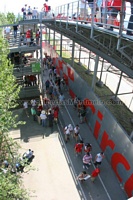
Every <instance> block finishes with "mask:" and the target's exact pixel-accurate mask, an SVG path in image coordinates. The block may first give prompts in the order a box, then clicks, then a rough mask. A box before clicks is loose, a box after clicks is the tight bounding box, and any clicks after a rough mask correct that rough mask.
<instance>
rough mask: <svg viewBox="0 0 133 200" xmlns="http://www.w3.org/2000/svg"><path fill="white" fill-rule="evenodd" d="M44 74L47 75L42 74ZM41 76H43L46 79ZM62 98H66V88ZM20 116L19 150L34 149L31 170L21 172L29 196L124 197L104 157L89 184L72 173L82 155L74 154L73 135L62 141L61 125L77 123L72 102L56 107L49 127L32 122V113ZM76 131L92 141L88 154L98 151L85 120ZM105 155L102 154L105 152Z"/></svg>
mask: <svg viewBox="0 0 133 200" xmlns="http://www.w3.org/2000/svg"><path fill="white" fill-rule="evenodd" d="M45 77H46V78H47V76H45ZM46 78H45V80H46ZM64 94H65V98H66V99H68V98H70V97H69V95H68V93H67V91H65V92H64ZM20 119H21V120H25V121H26V122H27V123H26V124H25V125H23V126H21V127H20V130H18V131H15V133H16V135H14V137H15V138H17V139H18V138H20V139H21V140H20V143H21V146H22V153H23V152H25V151H26V150H27V149H29V148H31V149H33V150H34V152H35V158H34V160H33V163H32V166H34V167H35V168H36V170H34V171H30V172H29V173H24V174H23V176H24V185H25V187H26V188H29V189H30V190H35V193H31V198H30V199H31V200H32V199H36V200H45V199H47V200H53V199H55V200H62V199H63V200H68V199H72V200H78V199H82V200H116V199H117V200H126V199H127V198H126V194H125V193H124V191H123V190H122V189H121V187H120V184H119V182H118V180H117V179H116V176H115V174H114V172H113V170H112V168H111V166H110V164H109V163H108V161H107V160H106V157H105V159H104V160H103V163H102V165H101V173H100V176H99V178H97V179H96V181H95V183H94V184H93V183H92V182H91V181H90V180H88V181H86V182H84V183H80V182H78V181H77V179H76V177H77V174H79V172H81V171H82V170H83V168H82V157H83V155H82V156H78V157H76V156H75V154H74V145H75V141H74V139H71V140H70V142H69V143H67V144H65V143H64V134H63V127H64V126H65V125H68V124H69V123H71V124H73V125H75V124H78V123H79V118H78V116H77V111H75V110H74V109H73V106H72V105H65V106H64V107H63V108H62V109H61V110H60V115H59V119H60V123H59V124H58V125H57V126H56V125H54V127H53V129H51V128H49V127H47V128H43V127H42V126H41V125H39V124H37V122H34V121H33V119H32V116H30V117H29V118H27V117H26V116H25V114H24V113H22V115H21V118H20ZM80 135H81V137H82V138H83V140H84V142H85V143H86V142H90V143H91V144H92V147H93V150H92V156H93V159H94V157H95V155H96V154H97V153H98V152H100V151H101V150H100V147H99V146H98V144H97V142H96V140H95V138H94V137H93V135H92V133H91V131H90V130H89V128H88V126H87V124H81V125H80ZM105 156H106V155H105ZM93 169H94V166H93V164H92V165H91V166H90V168H89V169H88V173H89V174H91V172H92V171H93Z"/></svg>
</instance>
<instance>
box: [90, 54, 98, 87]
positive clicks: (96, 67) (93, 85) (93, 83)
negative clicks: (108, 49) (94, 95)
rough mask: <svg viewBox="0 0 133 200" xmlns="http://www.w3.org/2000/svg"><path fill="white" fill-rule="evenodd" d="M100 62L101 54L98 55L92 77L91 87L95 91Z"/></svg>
mask: <svg viewBox="0 0 133 200" xmlns="http://www.w3.org/2000/svg"><path fill="white" fill-rule="evenodd" d="M98 63H99V56H98V55H96V60H95V69H94V74H93V79H92V85H91V89H92V90H93V91H94V89H95V83H96V76H97V69H98Z"/></svg>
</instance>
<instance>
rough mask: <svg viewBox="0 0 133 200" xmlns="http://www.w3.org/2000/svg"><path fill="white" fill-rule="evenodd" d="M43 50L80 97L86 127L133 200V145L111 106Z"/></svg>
mask: <svg viewBox="0 0 133 200" xmlns="http://www.w3.org/2000/svg"><path fill="white" fill-rule="evenodd" d="M43 47H45V53H47V54H48V55H50V56H51V57H52V58H53V61H54V64H55V65H56V69H57V73H58V74H60V76H64V77H65V80H66V84H68V86H69V94H70V96H71V97H72V98H74V97H75V95H77V96H78V97H80V99H82V100H83V101H84V104H85V106H86V108H87V111H88V112H87V124H88V126H89V127H90V130H91V132H92V134H93V136H94V137H95V139H96V140H97V142H98V144H99V145H100V147H101V149H102V151H104V152H105V155H106V158H107V159H108V161H109V163H110V164H111V166H112V169H113V170H114V172H115V174H116V176H117V178H118V180H119V181H120V183H121V185H122V186H123V188H124V189H125V191H126V193H127V195H128V197H132V195H133V184H132V183H133V165H132V152H133V145H132V142H131V141H130V139H129V137H128V136H127V134H126V132H125V130H124V129H123V128H122V127H121V126H120V124H119V123H118V122H117V121H116V119H115V118H114V117H113V116H112V115H111V113H110V112H109V111H108V109H107V108H106V104H107V103H110V102H104V104H103V102H102V101H101V100H100V99H99V98H98V97H97V96H96V95H95V93H94V92H93V91H92V90H91V88H89V86H88V85H87V83H86V82H85V81H84V80H83V79H82V78H81V77H80V76H79V75H78V74H77V73H76V72H75V71H74V69H73V68H72V67H71V66H70V65H68V64H67V63H65V62H64V61H63V60H62V58H60V57H59V56H58V54H57V53H56V52H55V50H54V49H53V47H52V46H50V45H49V44H46V43H45V44H44V45H43ZM77 85H78V87H77ZM88 137H89V136H88Z"/></svg>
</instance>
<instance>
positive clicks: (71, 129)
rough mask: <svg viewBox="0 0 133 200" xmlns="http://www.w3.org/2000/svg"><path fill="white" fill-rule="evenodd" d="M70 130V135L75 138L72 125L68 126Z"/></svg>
mask: <svg viewBox="0 0 133 200" xmlns="http://www.w3.org/2000/svg"><path fill="white" fill-rule="evenodd" d="M68 128H69V131H70V135H71V136H72V138H73V126H72V124H69V125H68Z"/></svg>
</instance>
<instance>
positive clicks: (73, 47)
mask: <svg viewBox="0 0 133 200" xmlns="http://www.w3.org/2000/svg"><path fill="white" fill-rule="evenodd" d="M74 49H75V42H74V41H73V45H72V67H74Z"/></svg>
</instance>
